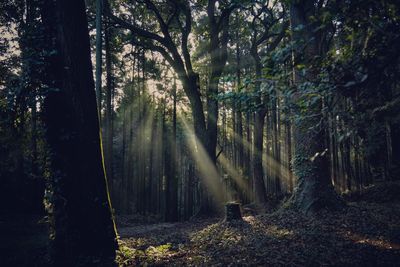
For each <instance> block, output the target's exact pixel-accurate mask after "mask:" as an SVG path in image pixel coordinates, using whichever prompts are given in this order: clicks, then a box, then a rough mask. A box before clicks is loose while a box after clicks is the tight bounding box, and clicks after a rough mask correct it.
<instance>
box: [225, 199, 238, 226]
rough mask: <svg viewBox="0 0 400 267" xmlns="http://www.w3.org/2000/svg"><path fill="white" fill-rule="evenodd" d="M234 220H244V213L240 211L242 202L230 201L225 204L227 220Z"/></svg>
mask: <svg viewBox="0 0 400 267" xmlns="http://www.w3.org/2000/svg"><path fill="white" fill-rule="evenodd" d="M233 220H242V214H241V212H240V204H239V203H235V202H229V203H226V205H225V221H226V222H230V221H233Z"/></svg>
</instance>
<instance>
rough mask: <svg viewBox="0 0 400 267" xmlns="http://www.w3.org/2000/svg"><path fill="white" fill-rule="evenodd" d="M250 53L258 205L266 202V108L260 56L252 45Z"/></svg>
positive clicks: (255, 181)
mask: <svg viewBox="0 0 400 267" xmlns="http://www.w3.org/2000/svg"><path fill="white" fill-rule="evenodd" d="M251 55H252V57H253V59H254V61H255V64H256V82H255V88H254V90H255V92H256V93H257V94H259V96H258V98H257V100H256V105H257V109H258V110H257V111H256V112H255V115H254V151H253V171H254V176H253V177H254V178H253V179H254V181H253V182H254V187H255V188H254V189H255V193H256V201H257V202H258V204H260V205H264V204H265V203H266V202H267V192H266V188H265V181H264V170H263V164H262V155H263V146H264V120H265V116H266V115H267V108H266V107H265V106H264V105H265V103H263V99H262V93H261V91H260V90H261V75H262V73H261V71H262V64H261V58H260V56H259V55H258V51H257V47H256V46H253V47H252V49H251Z"/></svg>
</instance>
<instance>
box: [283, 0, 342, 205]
mask: <svg viewBox="0 0 400 267" xmlns="http://www.w3.org/2000/svg"><path fill="white" fill-rule="evenodd" d="M313 2H314V1H306V0H299V1H292V3H291V4H290V19H291V28H292V29H299V28H301V27H302V30H293V31H292V35H293V39H294V41H298V42H301V41H304V40H305V42H306V43H307V46H306V47H305V49H304V50H303V51H302V54H303V57H304V60H305V62H306V63H310V61H311V60H312V59H313V58H314V57H315V56H317V55H318V54H319V53H318V47H317V40H316V39H315V37H316V36H314V34H313V32H314V29H313V26H314V25H313V24H312V23H311V22H310V20H309V17H310V16H311V15H313V9H314V3H313ZM299 53H300V52H297V53H295V57H294V58H295V64H299V61H300V54H299ZM315 78H316V74H315V70H312V71H309V73H308V77H307V79H308V80H311V81H315ZM301 82H302V78H301V77H300V75H298V74H297V75H295V79H294V83H295V84H297V85H299V84H300V83H301ZM306 97H307V94H306V92H303V91H301V89H298V91H297V93H296V96H295V99H294V101H295V102H296V103H298V102H299V101H302V100H304V98H306ZM321 109H322V100H321V101H317V103H316V104H314V105H312V106H309V107H308V108H307V110H306V111H305V112H301V113H300V112H299V110H298V109H297V110H296V112H297V114H296V115H297V118H296V119H295V120H294V129H295V131H294V140H295V156H294V166H293V167H294V172H295V174H296V176H297V187H296V191H295V192H294V194H293V196H292V203H293V205H294V206H295V207H296V208H298V209H299V210H301V211H302V212H304V213H312V212H316V211H318V210H320V209H322V208H337V207H339V206H340V203H341V202H340V200H339V198H338V196H337V194H336V192H335V191H334V189H333V186H332V183H331V179H330V171H329V158H328V153H327V147H325V140H326V139H325V128H324V127H322V126H321V125H320V122H321V121H323V120H322V114H321Z"/></svg>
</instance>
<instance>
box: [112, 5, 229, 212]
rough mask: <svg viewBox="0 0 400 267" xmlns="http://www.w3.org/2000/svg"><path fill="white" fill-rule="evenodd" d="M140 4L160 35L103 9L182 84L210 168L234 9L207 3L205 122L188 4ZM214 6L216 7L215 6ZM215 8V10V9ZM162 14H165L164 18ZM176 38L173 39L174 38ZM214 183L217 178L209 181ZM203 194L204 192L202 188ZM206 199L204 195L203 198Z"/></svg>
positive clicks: (213, 158)
mask: <svg viewBox="0 0 400 267" xmlns="http://www.w3.org/2000/svg"><path fill="white" fill-rule="evenodd" d="M137 3H138V4H144V5H145V7H146V9H147V10H148V11H149V12H150V14H151V15H152V16H153V17H154V20H155V21H156V22H157V28H159V30H160V32H161V34H162V35H160V34H159V33H158V32H157V29H153V31H152V30H147V29H145V27H143V26H142V27H139V26H137V25H138V24H137V23H136V22H135V21H134V22H129V21H127V20H124V19H121V18H120V17H118V16H115V15H114V14H113V13H112V12H111V10H110V9H109V8H108V9H107V14H108V16H109V17H110V18H111V19H112V20H113V21H114V22H115V23H116V24H119V25H120V26H122V27H124V28H126V29H128V30H130V31H131V33H132V35H133V36H134V37H133V38H132V42H133V43H134V44H135V45H138V46H141V47H145V48H147V49H150V50H152V51H155V52H159V53H160V54H161V55H162V56H163V57H164V59H165V60H166V61H167V62H168V63H169V64H170V65H171V66H172V68H173V69H174V71H175V72H176V73H177V75H178V78H179V79H180V81H181V82H182V85H183V89H184V91H185V93H186V95H187V97H188V98H189V101H190V106H191V110H192V116H193V121H194V131H195V134H196V136H197V138H198V140H199V142H200V143H201V144H202V145H203V146H204V148H205V150H206V152H207V154H208V157H209V158H210V161H211V163H212V164H214V165H215V164H216V146H217V120H218V101H217V98H216V97H217V94H218V84H219V80H220V77H221V75H222V71H223V68H224V66H225V64H226V61H227V44H228V29H229V17H230V14H231V13H232V11H233V10H234V9H235V8H236V5H235V4H234V3H230V1H217V0H209V1H208V3H207V6H206V12H207V15H208V24H207V25H208V26H207V33H208V35H209V40H207V41H209V44H208V54H209V56H210V62H211V64H210V75H209V77H208V88H207V92H206V98H207V105H206V106H207V119H206V115H205V110H204V109H203V102H202V98H201V91H200V77H199V74H198V73H197V72H196V71H195V70H194V68H193V65H192V58H191V55H190V53H189V48H190V46H189V35H190V34H191V32H192V23H193V14H192V6H191V3H190V2H189V1H166V2H159V3H156V2H154V1H151V0H144V1H137ZM217 3H218V5H217ZM217 6H218V7H217ZM162 10H163V11H164V10H168V11H167V12H166V14H164V13H162ZM177 34H178V35H179V38H176V37H175V36H176V35H177ZM211 178H212V179H217V178H218V177H211ZM204 190H205V193H206V191H207V188H204ZM205 195H206V196H207V193H206V194H205ZM203 200H204V206H205V209H208V208H209V207H210V205H209V204H210V203H209V201H208V200H209V199H208V196H207V197H204V198H203Z"/></svg>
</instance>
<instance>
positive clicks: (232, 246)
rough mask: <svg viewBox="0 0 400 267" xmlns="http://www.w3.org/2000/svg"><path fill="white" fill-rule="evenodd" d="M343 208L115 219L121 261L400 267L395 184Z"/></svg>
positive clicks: (399, 202)
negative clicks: (226, 217) (230, 219)
mask: <svg viewBox="0 0 400 267" xmlns="http://www.w3.org/2000/svg"><path fill="white" fill-rule="evenodd" d="M347 200H348V203H347V207H346V208H345V209H344V210H341V211H337V212H323V213H320V214H318V215H315V216H304V215H302V214H299V213H296V212H293V211H290V210H279V211H277V212H275V213H272V214H265V215H257V216H248V217H244V220H243V221H242V222H240V221H237V222H234V223H226V222H223V221H222V219H218V218H216V219H208V220H198V221H189V222H179V223H159V224H150V225H138V224H130V223H129V220H127V219H125V220H124V218H120V219H119V235H120V237H121V239H120V243H121V244H120V245H121V249H120V252H119V255H118V261H119V263H120V264H121V265H124V266H137V265H163V266H164V265H171V266H176V265H185V266H186V265H192V266H199V265H201V266H204V265H207V266H209V265H213V266H238V265H257V266H260V265H270V266H277V265H278V266H400V185H399V184H394V185H392V186H384V187H379V186H377V187H373V188H371V189H369V190H367V191H366V192H365V193H364V194H363V195H361V196H360V195H358V196H351V197H349V196H348V197H347Z"/></svg>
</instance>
